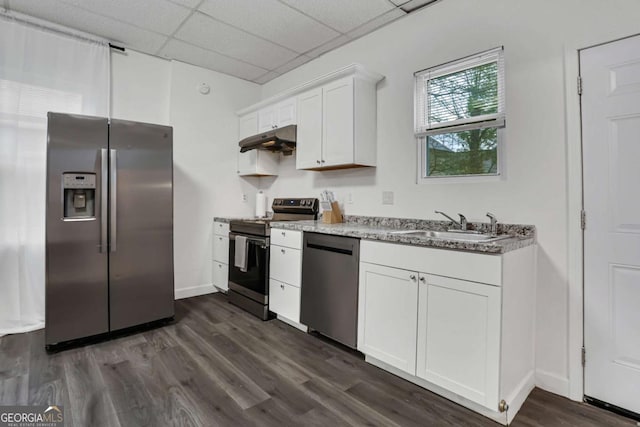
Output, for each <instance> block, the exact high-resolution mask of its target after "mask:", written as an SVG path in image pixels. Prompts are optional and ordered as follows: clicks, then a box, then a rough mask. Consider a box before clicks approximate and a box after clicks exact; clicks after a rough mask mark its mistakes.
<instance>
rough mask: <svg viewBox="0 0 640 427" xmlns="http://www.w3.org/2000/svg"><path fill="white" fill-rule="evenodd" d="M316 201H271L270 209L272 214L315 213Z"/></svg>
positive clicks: (316, 208)
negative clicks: (291, 212)
mask: <svg viewBox="0 0 640 427" xmlns="http://www.w3.org/2000/svg"><path fill="white" fill-rule="evenodd" d="M318 205H319V202H318V199H273V204H272V205H271V207H272V208H273V211H274V212H289V211H292V210H296V211H300V210H304V211H308V212H317V211H318Z"/></svg>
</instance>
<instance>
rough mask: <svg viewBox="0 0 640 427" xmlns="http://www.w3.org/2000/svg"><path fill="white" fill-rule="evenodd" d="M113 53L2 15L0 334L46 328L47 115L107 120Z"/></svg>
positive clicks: (102, 45)
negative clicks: (67, 113) (64, 114)
mask: <svg viewBox="0 0 640 427" xmlns="http://www.w3.org/2000/svg"><path fill="white" fill-rule="evenodd" d="M109 67H110V65H109V47H108V45H105V44H103V43H99V42H91V41H88V40H82V39H80V38H77V37H72V36H69V35H64V34H62V33H60V32H54V31H51V30H47V29H44V28H40V27H37V26H33V25H27V24H25V23H23V22H19V21H17V20H15V19H11V18H6V17H4V16H0V336H2V335H4V334H9V333H16V332H26V331H29V330H34V329H38V328H42V327H43V326H44V261H45V251H44V236H45V232H44V226H45V170H46V146H47V141H46V140H47V117H46V115H47V112H48V111H58V112H69V113H78V114H87V115H97V116H107V115H108V103H109Z"/></svg>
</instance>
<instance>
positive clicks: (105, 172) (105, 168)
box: [100, 148, 109, 253]
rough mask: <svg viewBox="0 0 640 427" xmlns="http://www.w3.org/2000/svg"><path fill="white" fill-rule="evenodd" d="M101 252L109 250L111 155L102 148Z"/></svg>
mask: <svg viewBox="0 0 640 427" xmlns="http://www.w3.org/2000/svg"><path fill="white" fill-rule="evenodd" d="M100 175H101V178H100V252H102V253H104V252H107V247H108V245H107V216H108V211H107V209H108V199H107V197H108V194H107V188H108V185H109V157H108V156H107V149H106V148H103V149H101V150H100Z"/></svg>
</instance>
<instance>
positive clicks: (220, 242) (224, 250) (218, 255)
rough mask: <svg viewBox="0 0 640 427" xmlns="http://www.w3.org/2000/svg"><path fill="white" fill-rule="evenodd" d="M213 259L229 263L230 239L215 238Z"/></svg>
mask: <svg viewBox="0 0 640 427" xmlns="http://www.w3.org/2000/svg"><path fill="white" fill-rule="evenodd" d="M213 259H214V260H215V261H219V262H223V263H225V264H228V263H229V238H228V237H223V236H213Z"/></svg>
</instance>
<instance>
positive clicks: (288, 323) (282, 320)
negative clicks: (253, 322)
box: [277, 314, 309, 332]
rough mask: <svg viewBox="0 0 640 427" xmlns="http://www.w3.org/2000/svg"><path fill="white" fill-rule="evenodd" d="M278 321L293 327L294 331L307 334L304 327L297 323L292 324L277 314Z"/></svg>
mask: <svg viewBox="0 0 640 427" xmlns="http://www.w3.org/2000/svg"><path fill="white" fill-rule="evenodd" d="M277 317H278V320H280V321H281V322H284V323H286V324H287V325H289V326H293V327H294V328H296V329H300V330H301V331H302V332H309V328H308V327H306V326H305V325H303V324H301V323H298V322H294V321H293V320H289V319H287V318H286V317H282V316H280V315H279V314H278V316H277Z"/></svg>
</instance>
